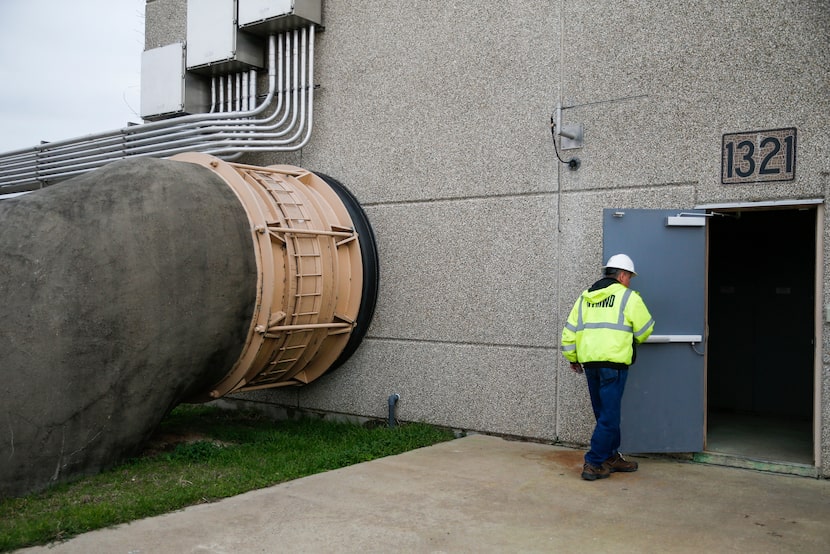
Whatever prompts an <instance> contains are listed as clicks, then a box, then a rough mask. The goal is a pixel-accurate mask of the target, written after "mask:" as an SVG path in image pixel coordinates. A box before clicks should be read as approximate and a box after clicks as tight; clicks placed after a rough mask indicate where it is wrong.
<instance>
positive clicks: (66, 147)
mask: <svg viewBox="0 0 830 554" xmlns="http://www.w3.org/2000/svg"><path fill="white" fill-rule="evenodd" d="M269 46H270V48H269V67H270V69H269V89H268V94H267V96H266V99H265V100H264V101H263V104H262V105H261V106H259V107H258V108H257V109H256V110H254V111H253V112H252V113H254V112H257V111H261V110H262V109H264V108H265V107H267V106H268V105H269V104H270V101H271V99H273V97H274V91H275V89H276V79H275V74H274V71H273V67H274V63H273V62H274V55H273V52H274V49H273V46H274V40H273V38H272V40H269ZM220 82H221V79H220ZM222 90H223V89H222ZM280 96H281V95H280ZM223 102H224V100H221V101H220V104H221V103H223ZM203 115H209V114H203ZM216 115H217V116H218V117H219V118H223V119H224V120H225V121H226V123H231V122H233V120H232V119H230V115H222V114H216ZM193 118H194V116H185V117H182V118H178V121H179V122H181V121H191V123H189V124H188V125H198V124H199V123H200V122H201V120H202V119H205V118H204V117H202V116H197V120H196V121H193ZM164 123H165V122H157V123H149V124H145V125H143V126H141V127H143V128H144V131H142V132H140V133H133V134H132V137H139V136H145V135H155V136H156V137H158V141H157V142H158V143H159V144H163V143H164V136H165V135H166V134H168V133H170V132H171V131H170V129H169V124H164ZM246 123H247V122H246ZM160 124H164V125H160ZM158 127H161V128H160V129H159V128H158ZM184 127H185V125H181V124H177V127H176V128H184ZM134 128H135V127H133V128H129V129H134ZM122 131H124V130H122ZM117 133H118V132H117V131H114V132H110V133H104V134H101V135H99V136H93V137H85V139H86V140H84V139H78V140H80V141H81V142H80V143H78V142H77V140H76V141H63V142H67V143H68V144H61V143H60V142H59V143H52V144H50V145H47V146H48V147H49V150H42V151H40V152H37V153H36V154H38V156H37V158H38V160H46V159H49V158H50V157H52V156H54V155H55V154H54V153H57V154H61V153H64V157H71V159H73V161H77V160H78V158H83V156H82V152H83V151H84V150H85V149H86V150H89V149H92V148H94V151H95V152H101V151H102V147H101V144H106V143H110V144H114V145H115V146H114V147H113V148H112V150H114V151H115V152H116V154H124V153H123V150H124V143H125V141H127V140H129V139H130V138H131V137H130V136H129V135H123V134H121V135H118V134H117ZM67 153H68V154H67ZM29 155H31V153H29ZM118 157H125V156H124V155H121V156H117V155H113V154H108V155H105V156H101V157H100V158H99V159H101V160H102V161H103V163H108V162H109V161H112V159H114V158H118ZM6 159H11V160H15V159H19V158H18V157H16V156H14V155H11V156H9V155H7V156H6ZM25 162H26V163H27V164H30V162H31V160H25ZM103 163H102V165H103ZM0 164H2V165H3V166H7V165H11V164H9V163H4V159H3V157H2V156H0ZM16 165H20V164H19V163H18V164H16ZM41 165H42V164H41ZM75 165H77V164H75ZM94 167H95V166H93V167H89V166H81V168H82V169H92V168H94ZM7 173H9V171H8V170H6V171H4V170H2V169H0V177H2V176H3V175H4V174H7ZM73 173H75V172H73ZM67 174H69V173H67ZM18 176H19V175H18ZM61 176H63V175H62V174H58V175H53V178H57V177H61ZM25 177H27V178H29V179H31V178H37V177H42V175H40V174H39V173H38V172H36V171H33V172H31V173H30V174H27V175H25ZM8 183H9V181H8V178H7V179H6V183H3V181H0V188H1V187H2V185H3V184H8ZM11 184H20V183H19V182H11Z"/></svg>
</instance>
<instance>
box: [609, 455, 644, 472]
mask: <svg viewBox="0 0 830 554" xmlns="http://www.w3.org/2000/svg"><path fill="white" fill-rule="evenodd" d="M602 467H604V468H605V469H607V470H608V472H609V473H614V472H616V471H623V472H626V473H630V472H632V471H637V468H638V467H639V466H638V464H637V462H629V461H628V460H626V459H625V458H623V457H622V454H620V453H619V452H617V453H616V454H614V455H613V456H611V457H610V458H608V459H607V460H605V461H604V462H603V463H602Z"/></svg>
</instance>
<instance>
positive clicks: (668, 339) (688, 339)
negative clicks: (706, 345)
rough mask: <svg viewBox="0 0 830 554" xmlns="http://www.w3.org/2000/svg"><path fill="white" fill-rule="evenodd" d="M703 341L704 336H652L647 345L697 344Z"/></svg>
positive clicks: (647, 340)
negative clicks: (666, 343)
mask: <svg viewBox="0 0 830 554" xmlns="http://www.w3.org/2000/svg"><path fill="white" fill-rule="evenodd" d="M702 341H703V335H651V336H650V337H649V338H647V339H646V343H649V344H652V343H665V342H689V343H692V344H694V343H697V342H702Z"/></svg>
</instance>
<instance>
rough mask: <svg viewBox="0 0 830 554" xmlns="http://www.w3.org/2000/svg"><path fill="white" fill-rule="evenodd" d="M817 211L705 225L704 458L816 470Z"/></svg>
mask: <svg viewBox="0 0 830 554" xmlns="http://www.w3.org/2000/svg"><path fill="white" fill-rule="evenodd" d="M816 220H817V210H816V208H815V207H807V208H793V209H768V210H742V211H740V210H719V211H718V212H717V213H716V214H715V216H714V217H712V218H710V221H709V249H708V252H709V254H708V256H709V258H708V312H707V324H708V341H707V349H708V353H707V369H706V399H707V413H706V419H707V426H706V427H707V428H706V450H707V451H709V452H717V453H721V454H727V455H735V456H741V457H746V458H751V459H755V460H763V461H770V462H784V463H796V464H808V465H813V464H814V462H815V460H814V448H813V436H814V434H813V413H814V406H813V398H814V390H813V389H814V374H815V370H814V359H815V353H814V348H815V345H814V336H815V309H816V308H815V290H816V283H815V274H816V271H815V269H816V268H815V263H816Z"/></svg>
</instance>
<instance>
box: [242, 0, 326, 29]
mask: <svg viewBox="0 0 830 554" xmlns="http://www.w3.org/2000/svg"><path fill="white" fill-rule="evenodd" d="M322 15H323V10H322V6H321V0H239V27H240V28H241V29H244V30H245V31H249V32H251V33H257V34H264V35H270V34H274V33H280V32H283V31H291V30H294V29H299V28H302V27H308V26H309V25H319V24H320V23H321V22H322V21H323V18H322Z"/></svg>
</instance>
